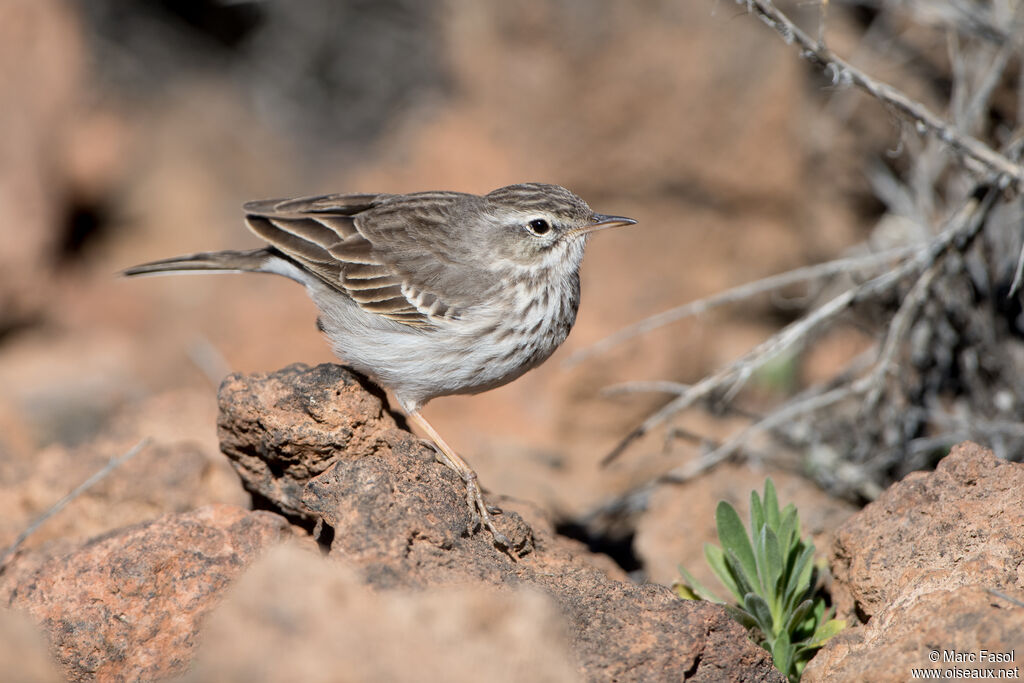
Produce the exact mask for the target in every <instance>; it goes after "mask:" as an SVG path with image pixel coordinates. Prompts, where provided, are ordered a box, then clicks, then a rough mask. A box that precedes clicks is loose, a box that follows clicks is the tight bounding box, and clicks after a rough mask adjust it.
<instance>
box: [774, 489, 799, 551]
mask: <svg viewBox="0 0 1024 683" xmlns="http://www.w3.org/2000/svg"><path fill="white" fill-rule="evenodd" d="M797 524H799V522H798V521H797V517H796V506H795V505H793V504H792V503H790V504H789V505H787V506H786V509H785V510H783V511H782V521H781V522H779V531H778V536H779V547H780V548H781V549H782V555H783V557H784V558H785V559H786V561H787V564H788V563H789V560H791V559H793V558H792V557H790V555H792V554H793V551H794V550H796V549H797V547H799V545H800V537H799V536H797V535H796V534H795V533H794V532H795V531H796V526H797Z"/></svg>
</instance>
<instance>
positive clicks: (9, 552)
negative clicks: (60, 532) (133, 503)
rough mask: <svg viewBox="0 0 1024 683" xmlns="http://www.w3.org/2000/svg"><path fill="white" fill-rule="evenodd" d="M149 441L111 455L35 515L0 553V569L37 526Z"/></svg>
mask: <svg viewBox="0 0 1024 683" xmlns="http://www.w3.org/2000/svg"><path fill="white" fill-rule="evenodd" d="M150 441H151V439H150V438H149V437H146V438H145V439H143V440H142V441H140V442H138V443H137V444H135V445H134V446H132V448H131V449H130V450H129V451H128V452H127V453H124V454H123V455H119V456H114V457H112V458H111V459H110V460H109V461H108V462H107V464H106V465H104V466H103V468H102V469H100V470H98V471H97V472H95V473H94V474H93V475H92V476H90V477H89V478H88V479H86V480H85V481H83V482H82V483H81V484H79V485H78V486H76V487H75V488H74V489H73V490H72V491H71V492H70V493H69V494H67V495H66V496H64V497H63V498H61V499H60V500H58V501H57V502H56V503H54V504H53V506H52V507H51V508H50V509H49V510H47V511H46V512H44V513H43V514H42V515H40V516H39V517H37V518H36V519H35V520H34V521H33V522H32V523H31V524H29V525H28V527H26V528H25V530H24V531H22V532H21V533H20V534H18V537H17V538H16V539H14V543H12V544H11V545H10V546H8V547H7V550H5V551H4V554H3V555H0V571H2V570H3V568H4V567H6V566H7V561H8V560H9V559H10V558H11V557H12V556H13V555H14V553H16V552H17V551H18V548H20V547H21V545H22V544H23V543H24V542H25V541H26V540H27V539H28V537H29V536H31V535H32V534H34V533H35V532H36V531H38V529H39V527H41V526H42V525H43V524H45V523H46V521H47V520H48V519H50V518H51V517H53V516H54V515H56V514H57V513H58V512H60V511H61V510H63V509H64V508H65V507H67V505H68V503H70V502H71V501H73V500H75V499H76V498H78V497H79V496H80V495H82V494H83V493H85V492H86V491H88V490H89V489H90V488H92V487H93V486H95V485H96V484H98V483H100V482H101V481H103V479H105V478H106V476H107V475H108V474H110V473H111V472H113V471H114V470H116V469H117V468H118V467H120V466H121V465H123V464H124V463H126V462H128V461H129V460H131V459H132V458H134V457H135V456H136V455H138V454H139V453H140V452H142V450H143V449H144V448H145V447H146V446H148V445H149V443H150Z"/></svg>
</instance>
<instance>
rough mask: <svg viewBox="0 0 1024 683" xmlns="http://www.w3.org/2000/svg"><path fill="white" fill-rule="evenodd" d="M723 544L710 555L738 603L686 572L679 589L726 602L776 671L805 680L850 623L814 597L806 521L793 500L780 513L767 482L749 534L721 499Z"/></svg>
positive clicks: (754, 502) (754, 500) (709, 549)
mask: <svg viewBox="0 0 1024 683" xmlns="http://www.w3.org/2000/svg"><path fill="white" fill-rule="evenodd" d="M715 522H716V523H717V525H718V540H719V542H720V543H721V544H722V547H721V548H719V547H718V546H715V545H712V544H710V543H706V544H705V545H704V557H705V558H707V561H708V564H709V565H711V569H712V570H713V571H714V573H715V575H716V576H717V577H718V579H719V580H720V581H721V582H722V585H723V586H725V587H726V588H727V589H728V590H729V592H730V593H732V594H733V596H734V597H735V598H736V601H737V604H735V605H730V604H726V603H725V602H724V601H723V600H720V599H719V598H717V597H716V596H715V594H714V593H712V592H711V591H709V590H708V589H707V588H705V587H704V586H702V585H701V584H700V583H699V582H698V581H697V580H696V579H694V578H693V576H691V575H690V573H689V572H687V571H686V570H685V569H683V568H682V567H680V571H681V572H682V574H683V577H684V579H685V581H682V582H678V583H676V584H675V586H674V587H673V588H674V589H675V591H676V594H678V595H679V597H681V598H685V599H688V600H710V601H712V602H717V603H721V604H723V605H724V606H725V609H726V610H728V612H729V614H731V615H732V617H733V618H734V619H736V621H738V622H740V623H741V624H743V625H744V626H745V627H746V628H747V629H749V630H750V631H751V635H752V636H753V637H754V639H755V641H757V642H760V643H761V647H763V648H764V649H766V650H768V651H769V652H771V653H772V659H773V661H774V663H775V667H776V668H777V669H778V670H779V671H781V672H783V673H785V674H786V675H787V676H788V677H789V680H790V681H793V682H795V681H799V680H800V675H801V674H802V673H803V670H804V666H806V664H807V662H808V661H810V659H811V657H812V656H813V655H814V651H815V650H817V649H818V648H820V647H821V646H822V645H824V644H825V643H826V641H828V640H829V638H831V637H832V636H834V635H836V634H837V633H839V632H840V631H841V630H842V629H843V628H845V626H846V622H844V621H841V620H838V619H833V618H832V610H831V608H829V609H826V607H825V600H824V598H823V597H821V596H820V595H816V591H815V586H816V584H817V568H816V567H815V566H814V544H812V543H811V542H810V541H809V540H804V539H802V538H800V520H799V518H798V517H797V512H796V507H795V506H794V505H793V504H792V503H790V504H789V505H787V506H786V508H785V509H784V510H782V511H781V512H780V511H779V501H778V497H777V496H776V493H775V485H774V484H773V483H772V480H771V479H768V480H766V481H765V484H764V499H763V500H762V499H761V498H760V497H759V496H758V495H757V491H751V492H750V536H749V537H748V536H747V530H746V529H745V528H744V527H743V522H742V521H741V520H740V516H739V514H737V512H736V509H735V508H734V507H733V506H732V505H729V503H726V502H725V501H722V502H720V503H719V504H718V508H717V509H716V511H715Z"/></svg>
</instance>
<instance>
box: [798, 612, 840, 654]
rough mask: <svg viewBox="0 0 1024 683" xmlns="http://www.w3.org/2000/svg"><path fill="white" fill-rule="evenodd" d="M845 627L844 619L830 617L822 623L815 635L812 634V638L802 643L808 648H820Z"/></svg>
mask: <svg viewBox="0 0 1024 683" xmlns="http://www.w3.org/2000/svg"><path fill="white" fill-rule="evenodd" d="M844 628H846V622H845V621H844V620H842V619H829V620H828V621H826V622H825V623H824V624H820V625H819V626H818V628H817V629H816V630H815V631H814V635H813V636H811V638H810V640H808V641H807V642H806V643H802V645H803V647H805V648H808V649H812V648H819V647H821V646H822V645H824V644H825V643H827V642H828V641H829V640H830V639H831V638H832V637H833V636H835V635H836V634H838V633H839V632H840V631H842V630H843V629H844Z"/></svg>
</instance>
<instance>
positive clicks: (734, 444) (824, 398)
mask: <svg viewBox="0 0 1024 683" xmlns="http://www.w3.org/2000/svg"><path fill="white" fill-rule="evenodd" d="M855 391H856V387H855V386H844V387H838V388H836V389H832V390H831V391H826V392H825V393H823V394H818V395H816V396H810V397H808V398H805V399H804V400H802V401H795V402H790V403H788V404H786V405H784V406H783V407H781V408H779V409H778V410H776V411H773V412H772V413H771V414H770V415H768V416H767V417H765V418H764V419H763V420H760V421H758V422H755V423H753V424H751V425H749V426H747V427H745V428H743V429H741V430H740V431H739V433H738V434H736V435H735V436H733V437H731V438H729V440H728V441H726V442H724V443H723V444H722V445H721V446H719V447H718V448H716V449H714V450H713V451H711V452H710V453H708V454H706V455H704V456H702V457H701V458H700V460H698V461H697V463H696V465H694V464H693V463H692V462H690V463H686V464H685V465H683V466H682V467H677V468H676V469H674V470H672V471H670V472H668V473H666V474H664V475H662V476H661V477H659V481H668V482H673V483H682V482H684V481H687V480H689V479H692V478H693V477H695V476H697V475H698V474H701V473H702V472H705V471H707V470H709V469H711V468H712V467H714V466H715V465H717V464H718V463H720V462H722V461H724V460H727V459H728V458H729V457H731V456H732V454H733V453H735V452H736V451H737V449H739V448H740V446H743V445H744V444H745V443H746V442H747V441H748V440H749V439H750V437H751V436H753V435H754V434H756V433H758V432H764V431H770V430H773V429H776V428H778V427H780V426H782V425H783V424H785V423H786V422H788V421H789V420H792V419H794V418H796V417H799V416H801V415H806V414H807V413H813V412H816V411H818V410H821V409H822V408H827V407H828V406H831V405H834V404H836V403H838V402H839V401H842V400H844V399H846V398H847V397H849V396H851V395H853V394H854V393H855Z"/></svg>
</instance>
